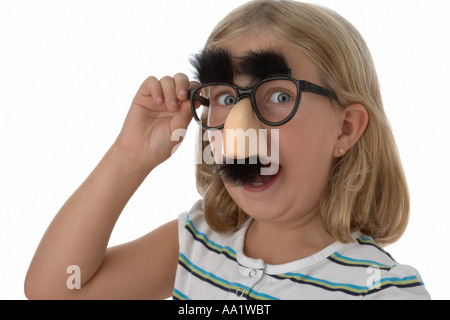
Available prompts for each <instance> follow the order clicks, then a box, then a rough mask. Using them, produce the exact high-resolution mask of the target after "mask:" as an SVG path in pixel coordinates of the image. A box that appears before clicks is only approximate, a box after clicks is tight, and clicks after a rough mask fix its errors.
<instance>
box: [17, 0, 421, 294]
mask: <svg viewBox="0 0 450 320" xmlns="http://www.w3.org/2000/svg"><path fill="white" fill-rule="evenodd" d="M193 64H194V66H195V68H196V71H197V78H198V80H199V81H200V83H201V85H200V86H199V83H196V82H190V81H189V79H188V77H187V76H186V75H184V74H177V75H175V76H173V77H164V78H162V79H160V80H158V79H156V78H154V77H149V78H147V79H146V80H145V81H144V82H143V84H142V86H141V87H140V88H139V90H138V92H137V94H136V96H135V97H134V99H133V102H132V105H131V108H130V110H129V113H128V115H127V118H126V120H125V122H124V125H123V128H122V131H121V132H120V134H119V136H118V138H117V140H116V141H115V143H114V144H113V145H112V146H111V148H110V149H109V150H108V152H107V153H106V155H105V156H104V158H103V159H102V160H101V162H100V163H99V164H98V166H97V167H96V168H95V169H94V171H93V172H92V173H91V175H90V176H89V177H88V178H87V179H86V180H85V182H84V183H83V184H82V185H81V186H80V187H79V188H78V190H76V191H75V193H74V194H73V195H72V196H71V197H70V199H69V200H68V201H67V202H66V203H65V205H64V206H63V207H62V208H61V210H60V211H59V213H58V214H57V216H56V217H55V218H54V220H53V222H52V223H51V225H50V226H49V228H48V230H47V232H46V233H45V235H44V237H43V239H42V241H41V243H40V245H39V247H38V249H37V251H36V254H35V256H34V258H33V261H32V262H31V265H30V268H29V271H28V274H27V278H26V281H25V291H26V295H27V297H29V298H38V299H41V298H58V299H60V298H68V299H78V298H82V299H86V298H97V299H98V298H100V299H116V298H119V299H120V298H129V299H141V298H142V299H164V298H168V297H170V296H173V297H174V298H176V299H428V298H429V295H428V292H427V291H426V289H425V287H424V285H423V282H422V280H421V278H420V276H419V274H418V272H417V271H416V270H415V269H414V268H412V267H409V266H406V265H401V264H398V263H397V262H396V261H395V260H394V259H393V258H392V257H391V256H390V255H389V254H388V253H387V252H386V251H384V250H383V248H382V247H381V245H386V244H389V243H393V242H395V241H396V240H398V239H399V238H400V236H401V234H402V233H403V232H404V230H405V228H406V224H407V220H408V212H409V198H408V190H407V186H406V181H405V178H404V175H403V171H402V166H401V163H400V160H399V156H398V152H397V149H396V145H395V142H394V139H393V136H392V132H391V129H390V127H389V124H388V120H387V119H386V116H385V113H384V110H383V106H382V101H381V96H380V90H379V85H378V80H377V76H376V72H375V69H374V66H373V62H372V60H371V56H370V53H369V51H368V49H367V46H366V44H365V42H364V40H363V39H362V37H361V35H360V34H359V33H358V32H357V30H355V28H354V27H353V26H352V25H351V24H349V23H348V22H347V21H346V20H345V19H343V18H342V17H341V16H339V15H338V14H336V13H335V12H333V11H331V10H328V9H325V8H322V7H319V6H316V5H311V4H304V3H300V2H294V1H271V0H257V1H252V2H249V3H248V4H245V5H243V6H242V7H240V8H238V9H236V10H235V11H233V12H232V13H230V14H229V15H228V16H227V17H226V18H225V19H224V20H223V21H221V22H220V23H219V24H218V25H217V27H216V28H215V29H214V31H213V32H212V34H211V36H210V38H209V39H208V41H207V43H206V45H205V49H204V50H203V51H202V52H201V53H200V54H198V55H197V56H195V59H194V61H193ZM200 105H203V107H201V106H200ZM192 116H194V117H195V119H196V121H197V122H198V123H199V124H200V125H201V126H202V128H203V131H201V134H202V135H203V136H205V135H204V133H206V136H209V137H210V140H209V141H205V142H204V145H203V148H202V150H201V151H202V152H203V151H204V150H206V149H205V148H208V147H209V148H210V149H209V150H213V157H214V159H215V160H216V161H215V163H211V161H206V159H203V160H204V161H203V163H202V164H200V165H198V168H197V174H196V175H197V185H198V189H199V191H200V193H201V194H202V196H203V199H202V200H201V201H199V202H197V203H196V204H195V205H194V206H193V208H192V209H191V210H190V211H189V212H187V213H184V214H181V215H180V217H179V219H178V220H176V221H171V222H169V223H167V224H166V225H163V226H161V227H160V228H158V229H156V230H154V231H152V232H150V233H149V234H147V235H145V236H143V237H142V238H139V239H137V240H135V241H133V242H130V243H127V244H123V245H121V246H117V247H113V248H107V244H108V240H109V237H110V234H111V232H112V230H113V228H114V224H115V222H116V221H117V219H118V217H119V215H120V213H121V211H122V209H123V208H124V206H125V204H126V203H127V201H128V200H129V199H130V197H131V196H132V195H133V193H134V192H135V191H136V189H137V188H138V187H139V185H140V183H141V182H142V181H143V180H144V179H145V178H146V177H147V175H148V174H149V173H150V172H151V171H152V170H153V169H154V168H155V167H156V166H157V165H159V164H160V163H162V162H164V161H165V160H166V159H167V158H169V157H170V154H171V151H172V149H173V148H174V146H175V145H176V143H178V141H174V140H175V139H173V138H172V134H173V133H174V131H175V130H177V129H185V128H187V126H188V124H189V123H190V121H191V119H192ZM233 130H235V131H236V130H242V131H244V132H252V130H254V131H255V132H261V131H264V130H265V131H264V132H267V134H266V135H265V136H264V135H263V136H258V138H257V139H258V146H259V148H257V152H256V153H251V151H250V146H249V145H248V144H246V145H245V146H244V147H243V148H241V149H239V148H225V138H226V137H227V133H226V132H228V131H232V132H233ZM219 133H220V134H224V135H223V137H224V138H223V143H221V141H220V139H216V138H217V137H218V136H220V134H219ZM213 137H214V138H213ZM234 138H236V136H234V137H233V139H234ZM275 138H276V139H275ZM227 139H230V138H227ZM273 141H275V142H274V143H272V142H273ZM222 144H223V145H222ZM264 149H267V152H265V151H264ZM269 154H270V158H269V157H268V155H269ZM275 154H276V155H277V157H274V155H275ZM252 156H256V157H255V158H256V161H254V162H253V163H252V162H251V161H250V160H251V159H252ZM241 158H246V160H244V161H243V162H244V163H245V164H240V163H239V161H237V160H242V159H241ZM230 159H232V160H233V161H228V160H230ZM267 159H270V162H269V163H268V162H267ZM264 161H266V162H264ZM269 166H271V167H275V168H276V170H274V171H272V172H269V173H267V174H263V173H262V172H263V169H267V168H268V167H269ZM171 197H174V195H171ZM70 266H76V267H77V268H78V269H74V270H78V271H79V273H78V275H79V276H80V279H79V286H78V287H77V289H74V288H73V286H69V285H68V281H67V279H68V273H67V270H68V267H70Z"/></svg>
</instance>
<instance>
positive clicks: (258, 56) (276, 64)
mask: <svg viewBox="0 0 450 320" xmlns="http://www.w3.org/2000/svg"><path fill="white" fill-rule="evenodd" d="M236 72H237V73H238V74H239V75H241V76H245V77H250V78H251V79H254V80H262V79H264V78H267V77H269V76H274V75H277V76H280V75H283V76H287V75H290V72H291V71H290V69H289V67H288V65H287V63H286V60H285V59H284V57H283V55H282V54H281V53H278V52H276V51H270V50H264V51H250V52H247V53H246V54H245V55H244V56H242V57H239V58H238V59H237V64H236Z"/></svg>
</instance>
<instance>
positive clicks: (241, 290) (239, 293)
mask: <svg viewBox="0 0 450 320" xmlns="http://www.w3.org/2000/svg"><path fill="white" fill-rule="evenodd" d="M236 295H237V296H238V297H239V298H240V297H242V296H243V295H244V289H242V288H238V289H237V290H236Z"/></svg>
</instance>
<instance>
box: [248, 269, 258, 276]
mask: <svg viewBox="0 0 450 320" xmlns="http://www.w3.org/2000/svg"><path fill="white" fill-rule="evenodd" d="M257 273H258V271H256V270H255V269H252V270H250V272H249V273H248V276H249V277H250V278H253V277H254V276H256V274H257Z"/></svg>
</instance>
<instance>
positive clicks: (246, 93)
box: [189, 76, 337, 130]
mask: <svg viewBox="0 0 450 320" xmlns="http://www.w3.org/2000/svg"><path fill="white" fill-rule="evenodd" d="M274 80H290V81H292V82H293V83H295V85H296V87H297V99H296V101H295V105H294V107H293V108H292V111H291V113H290V114H289V115H288V116H287V117H286V118H284V119H283V120H281V121H277V122H272V121H267V120H266V119H264V117H263V116H262V115H261V113H260V112H259V110H258V107H257V104H256V90H257V89H258V88H259V87H260V86H261V85H263V84H264V83H266V82H269V81H274ZM217 85H224V86H229V87H230V88H232V89H234V91H235V92H236V103H237V102H239V101H240V100H241V99H243V98H247V97H249V98H250V100H251V102H252V108H253V110H254V111H255V113H256V116H257V117H258V119H259V120H260V121H261V122H262V123H264V124H266V125H268V126H272V127H279V126H282V125H284V124H286V123H288V122H289V121H290V120H292V118H293V117H294V116H295V114H296V113H297V111H298V108H299V106H300V101H301V97H302V92H309V93H314V94H318V95H320V96H324V97H327V98H330V99H333V100H335V99H337V96H336V94H335V93H334V92H333V91H331V90H329V89H326V88H324V87H321V86H319V85H317V84H314V83H311V82H309V81H305V80H297V79H294V78H292V77H290V76H272V77H268V78H265V79H263V80H261V81H259V82H258V83H256V84H255V85H253V86H252V87H248V88H241V87H238V86H235V85H233V84H231V83H226V82H210V83H205V84H202V85H200V86H198V87H196V88H194V89H191V90H189V100H190V102H191V111H192V115H193V116H194V119H195V121H196V122H197V124H198V125H200V126H201V127H202V128H203V129H204V130H222V129H223V127H224V126H225V123H223V124H221V125H220V126H216V127H210V126H207V125H205V124H203V122H202V121H201V119H200V118H199V117H198V115H197V112H196V108H195V102H196V101H199V100H203V99H206V98H204V97H201V96H199V95H197V96H195V95H194V92H196V91H199V90H201V89H202V88H205V87H209V86H217ZM196 98H197V99H196Z"/></svg>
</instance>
